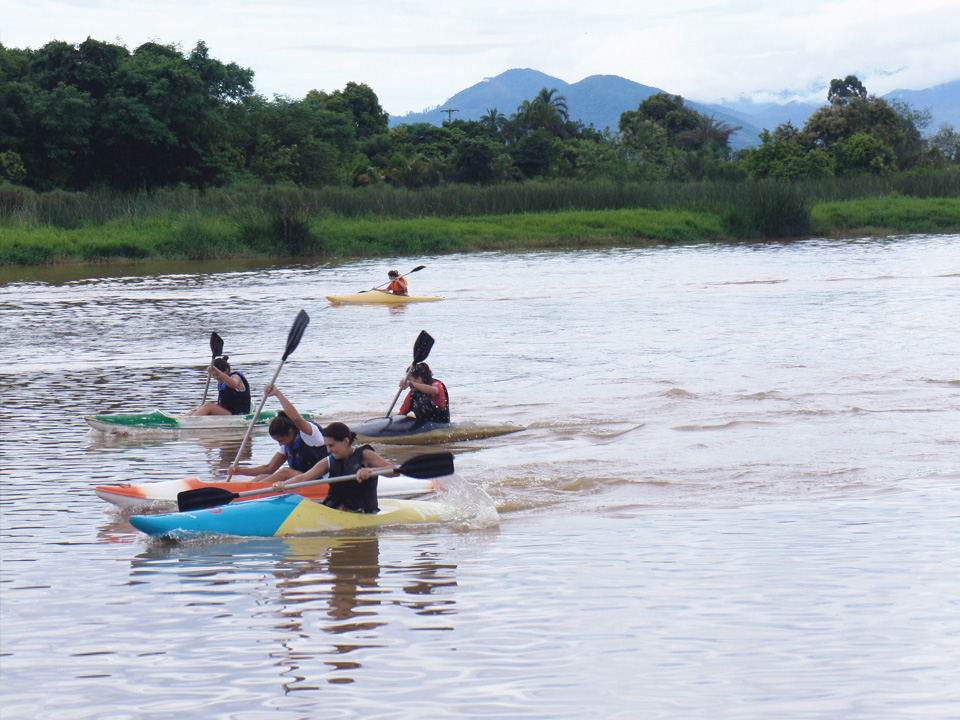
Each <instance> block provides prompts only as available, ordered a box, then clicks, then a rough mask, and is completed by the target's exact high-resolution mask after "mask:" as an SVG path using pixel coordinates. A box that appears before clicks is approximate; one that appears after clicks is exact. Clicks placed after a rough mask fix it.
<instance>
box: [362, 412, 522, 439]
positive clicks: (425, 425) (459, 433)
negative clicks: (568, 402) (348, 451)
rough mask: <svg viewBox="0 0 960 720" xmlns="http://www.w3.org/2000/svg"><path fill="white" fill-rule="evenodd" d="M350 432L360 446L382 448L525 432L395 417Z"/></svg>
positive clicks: (511, 427) (514, 427)
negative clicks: (367, 445)
mask: <svg viewBox="0 0 960 720" xmlns="http://www.w3.org/2000/svg"><path fill="white" fill-rule="evenodd" d="M350 429H351V430H353V431H354V432H355V433H357V439H358V440H360V441H362V442H377V443H383V444H385V445H439V444H440V443H448V442H462V441H464V440H482V439H484V438H490V437H497V436H498V435H506V434H508V433H514V432H519V431H521V430H524V429H526V428H524V427H523V426H521V425H511V424H507V423H496V424H488V423H477V422H465V423H438V422H421V421H419V420H417V419H416V418H414V417H408V416H406V415H395V416H393V417H388V418H385V417H383V418H374V419H373V420H367V421H366V422H362V423H359V424H357V425H351V426H350Z"/></svg>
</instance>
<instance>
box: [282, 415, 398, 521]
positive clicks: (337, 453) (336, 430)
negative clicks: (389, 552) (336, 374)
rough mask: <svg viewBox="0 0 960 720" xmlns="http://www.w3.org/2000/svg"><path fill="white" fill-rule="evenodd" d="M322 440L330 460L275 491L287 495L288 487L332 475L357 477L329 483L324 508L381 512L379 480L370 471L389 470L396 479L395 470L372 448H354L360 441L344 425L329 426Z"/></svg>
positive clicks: (292, 478) (393, 466) (324, 430)
mask: <svg viewBox="0 0 960 720" xmlns="http://www.w3.org/2000/svg"><path fill="white" fill-rule="evenodd" d="M323 438H324V444H325V446H326V449H327V457H325V458H324V459H323V460H321V461H320V462H318V463H317V464H316V465H314V466H313V468H312V469H310V470H308V471H307V472H305V473H303V474H301V475H294V476H293V477H290V478H287V479H286V480H281V481H280V482H277V483H274V485H273V489H274V490H276V491H277V492H284V489H285V487H286V485H287V484H289V483H295V482H301V481H304V480H316V479H318V478H322V477H323V475H324V473H329V475H330V477H332V478H334V477H341V476H344V475H354V474H355V475H356V479H354V480H341V481H340V482H335V483H330V490H329V492H328V494H327V497H326V498H325V499H324V501H323V504H324V505H326V506H327V507H331V508H333V509H334V510H343V511H345V512H360V513H376V512H379V511H380V506H379V505H378V504H377V476H376V475H371V474H370V470H372V469H374V468H390V469H391V470H393V471H394V472H390V473H386V474H388V475H396V474H397V473H396V472H395V471H396V469H397V468H396V466H395V465H394V464H393V463H391V462H388V461H386V460H384V459H383V458H382V457H380V456H379V455H378V454H377V453H376V452H375V451H374V449H373V448H372V447H370V446H369V445H362V446H360V447H358V448H355V447H354V446H353V442H354V440H356V439H357V434H356V433H355V432H353V431H352V430H351V429H350V428H349V427H347V426H346V425H344V424H343V423H341V422H335V423H330V424H329V425H327V426H326V427H325V428H324V429H323Z"/></svg>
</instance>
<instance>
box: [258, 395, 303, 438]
mask: <svg viewBox="0 0 960 720" xmlns="http://www.w3.org/2000/svg"><path fill="white" fill-rule="evenodd" d="M263 394H264V395H266V396H267V397H270V396H271V395H273V396H274V397H276V398H277V400H279V401H280V405H281V406H282V407H283V411H284V412H285V413H286V414H287V417H288V418H290V419H291V420H293V424H294V425H296V426H297V429H298V430H300V432H304V433H306V434H307V435H313V431H314V430H315V429H316V426H315V425H313V424H312V423H310V422H309V421H308V420H304V419H303V417H302V416H301V415H300V413H299V412H297V409H296V408H295V407H294V406H293V403H292V402H290V401H289V400H287V396H286V395H284V394H283V393H282V392H280V388H278V387H277V386H276V385H267V387H266V388H265V389H264V391H263Z"/></svg>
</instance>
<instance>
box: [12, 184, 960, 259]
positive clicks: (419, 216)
mask: <svg viewBox="0 0 960 720" xmlns="http://www.w3.org/2000/svg"><path fill="white" fill-rule="evenodd" d="M921 180H922V178H921ZM871 182H872V183H873V184H871V185H869V186H867V187H864V186H862V185H861V186H858V187H857V188H856V189H858V190H859V193H858V192H853V191H852V189H851V187H849V185H843V184H836V183H834V184H833V185H830V186H825V185H819V186H816V185H805V186H798V185H782V184H775V183H770V184H732V185H692V184H691V185H637V186H621V185H616V184H604V183H594V184H589V185H583V184H580V185H568V184H561V183H556V184H543V185H531V186H522V187H520V188H512V189H511V191H510V192H508V191H507V190H505V189H502V188H469V189H464V188H446V189H442V190H439V189H438V190H436V191H431V192H423V193H411V192H409V191H396V190H386V191H383V190H378V191H376V192H359V191H351V190H347V189H342V188H340V189H330V190H326V191H302V190H297V189H277V188H273V189H265V188H248V189H241V190H239V191H237V190H234V191H217V192H211V193H207V194H203V195H201V194H199V193H197V192H195V191H191V190H186V189H177V190H172V191H161V192H158V193H153V194H149V195H146V194H145V195H138V196H113V195H96V194H94V195H90V194H79V193H77V194H72V193H51V194H47V195H45V196H39V195H33V194H31V193H29V192H22V191H20V190H19V189H13V190H11V189H9V188H0V264H3V265H43V264H51V263H83V262H100V261H115V260H128V261H144V260H156V259H185V260H201V259H218V258H257V257H264V258H267V257H288V258H289V257H319V258H322V257H351V256H367V257H371V256H386V255H407V254H434V253H446V252H470V251H480V250H492V249H541V248H557V249H560V248H564V249H571V248H584V247H611V246H642V245H660V244H685V243H696V242H737V241H742V240H750V241H763V240H765V239H782V238H797V237H807V236H838V237H842V236H857V235H866V234H873V235H888V234H900V233H917V232H956V231H960V192H955V191H956V190H957V189H958V188H957V184H958V177H957V175H956V174H954V175H953V176H947V177H946V180H944V178H935V179H934V180H932V181H931V180H930V179H927V180H926V182H927V186H926V187H919V186H918V182H919V181H918V180H916V179H915V180H914V186H912V187H910V188H904V187H903V183H902V182H901V185H900V186H899V187H898V186H897V185H896V184H890V181H887V184H881V181H879V180H872V181H871ZM918 187H919V189H918ZM901 189H910V190H911V191H912V192H915V193H916V194H911V195H905V194H902V192H901ZM865 192H873V193H877V194H875V195H871V196H864V193H865ZM951 193H952V195H951ZM857 195H860V196H859V197H858V196H857Z"/></svg>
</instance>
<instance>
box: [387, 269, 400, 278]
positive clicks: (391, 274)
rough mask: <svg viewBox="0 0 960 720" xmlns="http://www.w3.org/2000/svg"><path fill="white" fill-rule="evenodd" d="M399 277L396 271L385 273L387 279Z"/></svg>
mask: <svg viewBox="0 0 960 720" xmlns="http://www.w3.org/2000/svg"><path fill="white" fill-rule="evenodd" d="M399 276H400V273H398V272H397V271H396V270H391V271H390V272H388V273H387V277H399Z"/></svg>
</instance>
